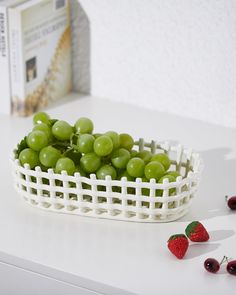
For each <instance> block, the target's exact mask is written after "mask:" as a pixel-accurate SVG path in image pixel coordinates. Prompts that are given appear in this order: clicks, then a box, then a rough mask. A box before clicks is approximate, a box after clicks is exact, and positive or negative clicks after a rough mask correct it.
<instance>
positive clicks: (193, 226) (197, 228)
mask: <svg viewBox="0 0 236 295" xmlns="http://www.w3.org/2000/svg"><path fill="white" fill-rule="evenodd" d="M185 233H186V235H187V237H188V238H189V239H190V240H191V241H192V242H206V241H208V240H209V234H208V232H207V230H206V229H205V227H204V226H203V225H202V224H201V222H199V221H193V222H191V223H190V224H189V225H188V226H187V227H186V229H185Z"/></svg>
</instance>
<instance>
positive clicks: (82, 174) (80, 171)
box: [75, 166, 87, 177]
mask: <svg viewBox="0 0 236 295" xmlns="http://www.w3.org/2000/svg"><path fill="white" fill-rule="evenodd" d="M75 172H79V174H80V176H84V177H86V176H87V175H86V172H85V171H84V170H83V169H82V168H81V166H76V167H75Z"/></svg>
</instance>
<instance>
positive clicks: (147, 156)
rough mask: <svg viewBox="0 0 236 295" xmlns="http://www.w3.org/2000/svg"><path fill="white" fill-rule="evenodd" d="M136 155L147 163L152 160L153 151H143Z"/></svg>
mask: <svg viewBox="0 0 236 295" xmlns="http://www.w3.org/2000/svg"><path fill="white" fill-rule="evenodd" d="M136 157H138V158H140V159H143V160H144V162H145V164H147V163H148V162H150V160H151V158H152V153H151V152H149V151H141V152H139V153H137V155H136Z"/></svg>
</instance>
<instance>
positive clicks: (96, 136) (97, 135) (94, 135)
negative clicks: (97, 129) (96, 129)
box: [93, 133, 102, 139]
mask: <svg viewBox="0 0 236 295" xmlns="http://www.w3.org/2000/svg"><path fill="white" fill-rule="evenodd" d="M101 135H102V133H94V134H93V137H94V138H95V139H96V138H98V137H100V136H101Z"/></svg>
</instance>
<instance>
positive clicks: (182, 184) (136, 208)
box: [11, 139, 202, 222]
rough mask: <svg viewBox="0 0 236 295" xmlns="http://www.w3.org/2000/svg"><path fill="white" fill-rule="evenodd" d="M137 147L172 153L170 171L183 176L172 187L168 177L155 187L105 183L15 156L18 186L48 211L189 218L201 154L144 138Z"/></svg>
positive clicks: (152, 184)
mask: <svg viewBox="0 0 236 295" xmlns="http://www.w3.org/2000/svg"><path fill="white" fill-rule="evenodd" d="M135 145H136V147H137V150H139V151H142V150H143V149H146V150H150V151H151V152H152V153H153V154H154V153H159V152H164V153H167V154H168V156H169V158H170V159H171V163H172V164H171V170H176V171H179V172H180V173H181V176H179V177H177V179H176V182H170V183H169V181H168V179H165V180H164V182H163V183H156V181H155V180H154V179H151V180H150V182H142V180H141V179H140V178H137V179H136V181H127V178H126V177H123V178H122V179H121V180H112V179H111V177H110V176H107V177H106V179H105V180H100V179H97V178H96V175H95V174H91V175H90V178H87V177H82V176H80V174H79V173H75V174H74V176H69V175H67V173H66V172H65V171H64V172H62V173H61V174H56V173H54V171H53V169H49V170H48V172H43V171H42V170H41V168H40V167H36V168H35V169H34V170H31V169H30V168H29V165H27V164H25V166H24V167H22V166H21V165H20V163H19V160H17V159H15V158H14V156H13V158H12V159H11V163H12V168H13V174H14V180H15V188H16V190H17V191H18V192H19V194H20V195H21V196H23V198H24V200H25V201H27V202H28V203H30V204H31V205H33V206H35V207H38V208H42V209H45V210H48V211H55V212H62V213H69V214H77V215H83V216H91V217H99V218H108V219H117V220H127V221H139V222H168V221H173V220H176V219H178V218H180V217H182V216H183V215H185V214H186V213H187V212H188V210H189V207H190V205H191V202H192V199H193V197H194V195H195V193H196V190H197V186H198V183H199V179H200V174H201V171H202V160H201V158H200V156H199V154H198V153H194V152H192V150H191V149H185V148H183V147H182V146H181V145H178V146H171V145H170V143H168V142H165V143H161V144H158V143H156V142H155V141H152V142H151V143H146V142H144V140H143V139H140V140H139V141H137V142H136V143H135Z"/></svg>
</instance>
